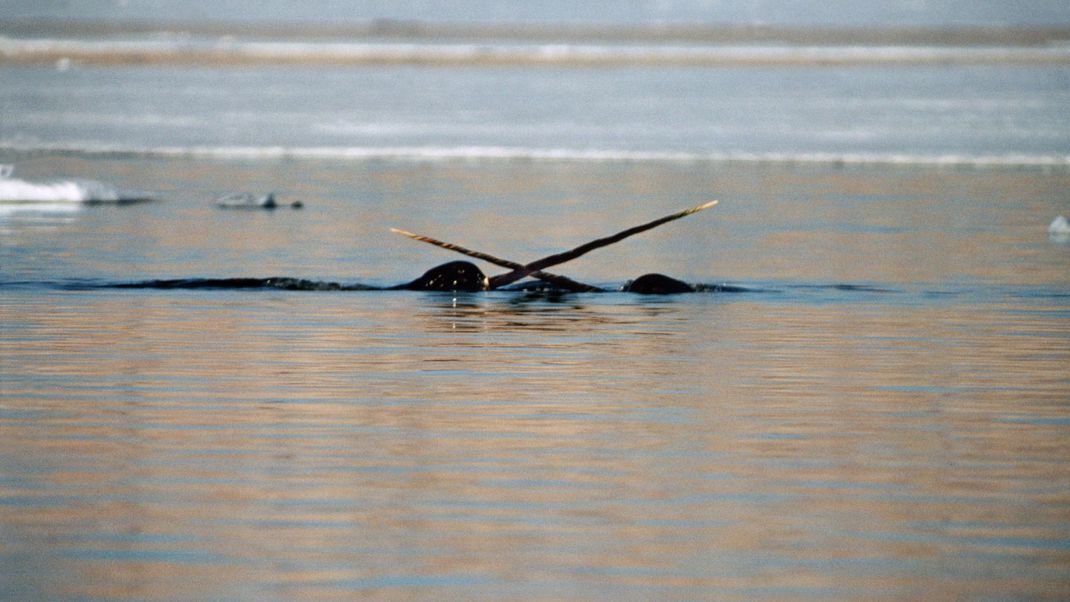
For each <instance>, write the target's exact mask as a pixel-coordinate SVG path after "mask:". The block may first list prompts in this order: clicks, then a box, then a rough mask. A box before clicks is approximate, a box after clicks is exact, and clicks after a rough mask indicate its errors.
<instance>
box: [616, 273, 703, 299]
mask: <svg viewBox="0 0 1070 602" xmlns="http://www.w3.org/2000/svg"><path fill="white" fill-rule="evenodd" d="M621 290H622V291H625V292H629V293H639V294H641V295H675V294H677V293H693V292H695V287H693V286H691V285H690V284H688V283H686V282H684V281H682V280H677V279H676V278H670V277H669V276H666V275H665V274H643V275H642V276H640V277H638V278H636V279H635V280H632V281H631V282H629V283H627V284H625V285H624V288H622V289H621Z"/></svg>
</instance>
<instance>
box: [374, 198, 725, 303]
mask: <svg viewBox="0 0 1070 602" xmlns="http://www.w3.org/2000/svg"><path fill="white" fill-rule="evenodd" d="M716 204H717V201H709V202H706V203H703V204H701V205H697V206H695V207H691V208H690V209H685V210H683V211H678V212H676V213H673V214H671V215H667V216H665V217H661V218H658V219H656V220H654V221H651V222H647V223H645V224H641V225H638V226H634V227H632V228H628V229H626V230H622V231H620V232H617V233H616V234H613V235H612V236H607V237H604V238H598V239H595V240H592V241H591V242H588V243H584V244H582V245H580V246H578V247H576V248H574V249H570V250H568V251H565V252H563V253H557V254H555V255H550V256H548V257H543V258H542V259H539V260H536V261H533V262H531V263H529V264H526V265H525V264H519V263H516V262H515V261H509V260H506V259H501V258H499V257H495V256H493V255H490V254H487V253H483V252H480V251H473V250H471V249H466V248H465V247H462V246H460V245H456V244H453V243H448V242H443V241H441V240H437V239H434V238H431V237H429V236H421V235H419V234H413V233H412V232H406V231H405V230H399V229H397V228H391V231H393V232H395V233H397V234H401V235H403V236H408V237H409V238H412V239H414V240H418V241H420V242H426V243H428V244H432V245H435V246H436V247H441V248H443V249H447V250H450V251H456V252H457V253H460V254H462V255H468V256H469V257H475V258H476V259H482V260H484V261H488V262H490V263H493V264H495V265H499V266H502V267H505V268H509V269H510V270H512V271H511V272H508V273H506V274H499V275H497V276H493V277H491V278H488V279H487V282H486V285H485V287H484V289H482V290H495V289H498V288H501V287H503V286H506V285H508V284H512V283H513V282H516V281H517V280H520V279H522V278H526V277H527V276H533V277H535V278H538V279H540V280H544V281H546V282H550V283H552V284H555V285H557V286H561V287H563V288H564V289H566V290H571V291H576V292H601V291H602V290H603V289H601V288H598V287H597V286H591V285H589V284H584V283H582V282H576V281H574V280H571V279H569V278H565V277H564V276H558V275H556V274H550V273H548V272H545V271H543V270H544V268H549V267H552V266H555V265H558V264H561V263H565V262H566V261H571V260H573V259H576V258H577V257H581V256H583V255H585V254H587V253H589V252H591V251H593V250H595V249H599V248H601V247H605V246H608V245H611V244H613V243H616V242H620V241H622V240H624V239H625V238H628V237H629V236H633V235H635V234H639V233H640V232H646V231H647V230H650V229H651V228H656V227H657V226H660V225H662V224H665V223H668V222H671V221H673V220H677V219H680V218H681V217H686V216H688V215H691V214H693V213H698V212H699V211H702V210H704V209H708V208H710V207H713V206H714V205H716ZM446 265H450V264H446ZM439 267H440V268H442V267H445V266H439ZM436 269H438V268H436ZM432 271H434V270H432ZM428 273H429V274H430V273H431V272H428ZM425 276H426V274H425ZM661 278H663V279H665V280H669V281H673V282H676V283H679V284H684V285H685V286H687V285H686V284H685V283H681V282H680V281H679V280H673V279H672V278H668V277H667V276H662V277H661ZM418 281H419V280H417V281H414V282H418ZM679 284H676V285H671V286H670V285H669V283H667V282H661V285H663V286H664V288H666V291H667V292H685V291H683V290H679V289H680V287H679ZM653 288H654V287H651V289H652V290H653ZM688 288H690V287H688ZM436 290H437V289H436ZM691 291H694V289H691ZM637 292H638V291H637Z"/></svg>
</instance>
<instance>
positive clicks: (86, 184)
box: [0, 177, 124, 203]
mask: <svg viewBox="0 0 1070 602" xmlns="http://www.w3.org/2000/svg"><path fill="white" fill-rule="evenodd" d="M123 200H124V199H123V197H122V196H120V195H119V193H118V191H116V190H115V189H114V188H112V187H111V186H109V185H107V184H104V183H103V182H96V181H93V180H57V181H53V182H30V181H27V180H20V179H18V178H12V177H3V178H0V203H40V202H44V203H116V202H120V201H123Z"/></svg>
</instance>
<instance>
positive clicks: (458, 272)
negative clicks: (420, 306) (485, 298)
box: [393, 261, 695, 295]
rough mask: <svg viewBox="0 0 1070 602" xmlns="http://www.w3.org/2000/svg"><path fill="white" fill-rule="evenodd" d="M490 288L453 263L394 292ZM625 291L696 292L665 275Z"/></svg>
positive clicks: (479, 275) (473, 270)
mask: <svg viewBox="0 0 1070 602" xmlns="http://www.w3.org/2000/svg"><path fill="white" fill-rule="evenodd" d="M487 286H488V278H487V276H486V274H484V273H483V271H482V270H480V269H479V268H478V267H476V265H475V264H473V263H471V262H468V261H451V262H449V263H444V264H442V265H439V266H436V267H433V268H431V269H430V270H427V271H426V272H424V274H423V275H422V276H420V277H419V278H417V279H416V280H413V281H412V282H406V283H405V284H401V285H398V286H395V287H393V288H394V289H395V290H411V291H441V292H478V291H485V290H487ZM551 286H552V285H551ZM621 291H624V292H629V293H639V294H642V295H673V294H677V293H693V292H695V288H694V287H693V286H691V285H690V284H688V283H686V282H683V281H681V280H677V279H675V278H670V277H669V276H666V275H664V274H644V275H642V276H640V277H638V278H636V279H635V280H632V281H630V282H628V283H627V284H625V285H624V287H623V288H622V289H621Z"/></svg>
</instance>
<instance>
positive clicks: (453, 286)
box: [393, 261, 487, 293]
mask: <svg viewBox="0 0 1070 602" xmlns="http://www.w3.org/2000/svg"><path fill="white" fill-rule="evenodd" d="M393 288H394V289H397V290H410V291H443V292H472V293H474V292H477V291H485V290H487V276H486V274H484V273H483V272H482V270H480V269H479V268H478V267H476V265H475V264H474V263H472V262H469V261H451V262H449V263H444V264H442V265H440V266H436V267H433V268H431V269H430V270H427V271H426V272H424V274H423V275H422V276H420V277H419V278H417V279H416V280H413V281H412V282H407V283H405V284H401V285H398V286H395V287H393Z"/></svg>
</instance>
